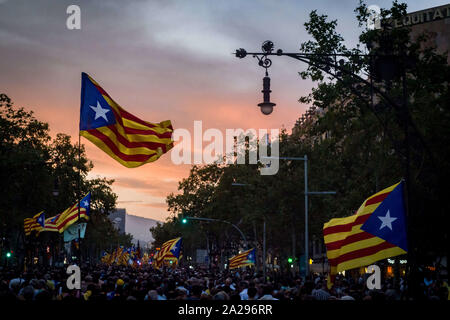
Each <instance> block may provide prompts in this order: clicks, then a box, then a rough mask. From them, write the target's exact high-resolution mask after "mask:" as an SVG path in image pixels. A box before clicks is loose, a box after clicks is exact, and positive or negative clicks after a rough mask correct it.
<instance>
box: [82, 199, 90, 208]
mask: <svg viewBox="0 0 450 320" xmlns="http://www.w3.org/2000/svg"><path fill="white" fill-rule="evenodd" d="M88 206H89V202H88V201H87V200H84V201H83V207H86V208H87V207H88Z"/></svg>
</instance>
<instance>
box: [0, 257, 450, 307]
mask: <svg viewBox="0 0 450 320" xmlns="http://www.w3.org/2000/svg"><path fill="white" fill-rule="evenodd" d="M67 278H68V275H67V274H66V269H65V268H57V267H39V268H37V267H36V268H33V269H29V270H28V271H27V272H20V271H18V270H17V269H14V268H1V269H0V300H2V301H4V300H8V299H9V300H25V301H42V300H69V301H72V300H85V301H108V300H112V301H116V300H122V301H127V300H137V301H147V300H225V301H227V300H229V301H239V300H291V301H306V300H355V301H365V300H376V301H390V300H407V299H409V298H408V295H407V291H408V288H407V285H406V283H405V281H404V279H400V281H399V283H395V284H394V281H393V279H386V280H385V281H384V282H383V285H382V288H381V289H380V290H368V289H367V287H366V281H365V279H364V277H363V276H361V277H360V278H359V279H354V278H351V277H344V276H338V277H337V279H336V282H335V283H334V286H333V287H332V288H331V289H330V290H329V289H328V288H327V281H326V277H325V276H323V275H317V274H316V275H311V276H310V277H307V278H306V279H304V278H302V277H300V276H292V275H291V274H284V275H282V274H279V273H276V272H275V273H269V274H268V276H267V281H264V278H263V276H262V275H261V274H260V273H257V272H255V271H254V270H253V269H250V268H247V269H246V270H239V269H235V270H231V271H229V270H224V271H214V272H212V271H208V270H205V269H201V268H192V267H188V268H183V267H178V268H163V269H162V270H155V269H153V268H151V267H140V268H133V267H125V266H107V265H96V266H82V268H81V289H80V290H76V289H75V290H69V289H68V288H67V285H66V281H67ZM421 292H422V293H423V296H422V298H423V299H428V300H448V299H449V290H448V284H447V282H445V281H442V280H439V279H436V278H433V276H430V275H427V276H425V277H424V278H423V281H422V284H421Z"/></svg>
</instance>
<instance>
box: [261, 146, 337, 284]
mask: <svg viewBox="0 0 450 320" xmlns="http://www.w3.org/2000/svg"><path fill="white" fill-rule="evenodd" d="M262 158H263V159H268V160H270V159H278V160H294V161H296V160H300V161H304V164H305V194H304V196H305V278H306V277H307V276H308V275H309V229H308V224H309V221H308V215H309V212H308V195H310V194H311V195H313V194H336V191H308V156H307V155H306V154H305V156H304V157H262ZM293 258H294V259H295V257H293ZM294 261H295V260H294Z"/></svg>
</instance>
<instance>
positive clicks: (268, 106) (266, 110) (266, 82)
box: [258, 74, 276, 116]
mask: <svg viewBox="0 0 450 320" xmlns="http://www.w3.org/2000/svg"><path fill="white" fill-rule="evenodd" d="M261 92H262V93H263V97H264V102H261V103H259V104H258V107H260V108H261V112H262V113H263V114H265V115H266V116H267V115H269V114H271V113H272V111H273V107H275V105H276V104H275V103H273V102H270V93H271V92H272V90H270V78H269V77H268V76H267V74H266V76H265V77H264V78H263V90H262V91H261Z"/></svg>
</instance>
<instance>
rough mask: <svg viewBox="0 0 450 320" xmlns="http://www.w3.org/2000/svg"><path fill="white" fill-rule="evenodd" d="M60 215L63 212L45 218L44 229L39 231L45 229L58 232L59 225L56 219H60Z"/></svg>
mask: <svg viewBox="0 0 450 320" xmlns="http://www.w3.org/2000/svg"><path fill="white" fill-rule="evenodd" d="M60 216H61V214H57V215H56V216H54V217H50V218H47V219H45V223H44V228H42V230H40V231H39V232H43V231H50V232H58V226H57V224H56V221H58V218H59V217H60Z"/></svg>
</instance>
